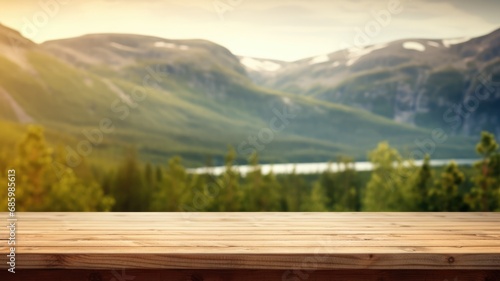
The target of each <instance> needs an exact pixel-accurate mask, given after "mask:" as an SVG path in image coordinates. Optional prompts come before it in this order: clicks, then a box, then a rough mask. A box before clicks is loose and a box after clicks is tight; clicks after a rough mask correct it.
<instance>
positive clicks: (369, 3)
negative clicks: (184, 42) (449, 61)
mask: <svg viewBox="0 0 500 281" xmlns="http://www.w3.org/2000/svg"><path fill="white" fill-rule="evenodd" d="M392 1H397V0H85V1H80V0H19V1H12V0H0V5H1V10H0V23H2V24H5V25H7V26H9V27H12V28H15V29H17V30H19V31H21V32H22V33H23V34H24V35H25V36H26V37H28V38H30V39H32V40H33V41H35V42H43V41H46V40H49V39H56V38H66V37H74V36H79V35H83V34H88V33H110V32H113V33H134V34H145V35H155V36H159V37H164V38H170V39H187V38H189V39H192V38H201V39H207V40H210V41H213V42H216V43H219V44H221V45H223V46H225V47H227V48H229V49H230V50H231V51H232V52H233V53H235V54H237V55H245V56H253V57H262V58H272V59H281V60H288V61H290V60H296V59H301V58H305V57H311V56H316V55H321V54H325V53H330V52H332V51H335V50H338V49H340V48H341V47H345V46H346V45H356V43H355V41H354V40H355V38H356V36H358V37H359V35H358V34H359V29H364V28H365V27H366V26H369V27H371V28H373V29H372V30H374V32H373V33H372V35H370V36H368V37H367V38H368V39H369V41H368V43H370V44H373V43H380V42H387V41H391V40H395V39H402V38H421V37H424V38H454V37H464V36H466V37H468V36H478V35H483V34H486V33H488V32H491V31H493V30H495V29H497V28H500V16H498V12H499V11H500V1H499V0H475V1H470V0H457V1H446V0H406V1H403V0H401V1H400V6H401V9H402V11H400V13H393V14H391V20H390V21H389V22H388V24H387V25H386V26H383V27H380V25H379V27H380V29H379V30H378V32H377V30H376V29H375V28H376V27H374V25H373V23H372V24H371V25H370V22H371V21H373V20H374V19H375V17H374V13H373V12H379V11H384V10H386V11H387V7H388V5H389V3H390V2H392ZM42 3H46V4H45V5H43V4H42ZM44 6H45V8H44ZM47 7H52V8H47ZM51 11H52V12H51ZM27 22H30V23H31V24H32V26H31V28H30V27H28V26H29V25H30V24H29V23H27ZM365 39H366V38H365Z"/></svg>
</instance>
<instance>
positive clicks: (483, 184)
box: [465, 132, 500, 212]
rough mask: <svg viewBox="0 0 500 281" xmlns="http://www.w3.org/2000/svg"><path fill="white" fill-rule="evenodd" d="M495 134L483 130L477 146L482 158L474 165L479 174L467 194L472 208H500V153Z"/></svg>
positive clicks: (480, 209)
mask: <svg viewBox="0 0 500 281" xmlns="http://www.w3.org/2000/svg"><path fill="white" fill-rule="evenodd" d="M498 148H499V145H498V143H497V142H496V140H495V136H494V135H493V134H490V133H488V132H483V133H482V135H481V140H480V142H479V143H478V144H477V146H476V152H477V153H478V154H479V155H481V157H482V160H481V161H480V162H478V163H476V164H475V165H474V167H475V169H476V171H477V175H476V176H475V177H474V187H473V188H472V190H471V192H470V193H469V194H468V195H467V196H466V199H465V200H466V201H467V203H468V205H469V206H470V207H471V208H472V210H477V211H483V212H488V211H495V210H499V209H500V153H499V151H498Z"/></svg>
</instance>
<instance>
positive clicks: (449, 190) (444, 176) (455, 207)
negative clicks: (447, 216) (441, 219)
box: [429, 162, 465, 212]
mask: <svg viewBox="0 0 500 281" xmlns="http://www.w3.org/2000/svg"><path fill="white" fill-rule="evenodd" d="M464 182H465V175H464V174H463V173H462V172H461V171H460V169H459V168H458V165H457V164H456V163H455V162H451V163H450V164H448V165H447V166H446V167H445V169H444V171H443V172H442V173H441V177H440V179H439V180H438V181H436V183H435V185H434V187H433V188H432V189H431V191H430V192H429V195H430V196H429V197H430V198H429V200H430V211H433V212H441V211H444V212H454V211H460V209H461V205H462V197H461V195H460V192H459V189H460V186H461V185H462V184H463V183H464Z"/></svg>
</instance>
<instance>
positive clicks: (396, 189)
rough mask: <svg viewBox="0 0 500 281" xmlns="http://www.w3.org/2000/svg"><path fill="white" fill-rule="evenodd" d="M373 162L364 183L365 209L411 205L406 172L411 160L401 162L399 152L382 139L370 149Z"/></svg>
mask: <svg viewBox="0 0 500 281" xmlns="http://www.w3.org/2000/svg"><path fill="white" fill-rule="evenodd" d="M369 159H370V161H371V162H372V164H373V171H372V174H371V178H370V181H369V182H368V184H367V186H366V191H365V195H364V200H363V205H364V210H365V211H406V210H409V209H410V208H411V203H410V202H411V201H410V200H411V199H410V198H409V194H410V192H409V185H408V183H407V179H408V177H409V176H408V175H411V173H412V170H413V169H414V168H413V165H412V163H406V164H405V163H404V162H403V160H402V157H401V155H400V154H399V152H398V151H397V150H395V149H393V148H391V147H390V146H389V144H388V143H387V142H382V143H380V144H379V145H378V147H377V148H376V149H375V150H373V151H372V152H371V153H369Z"/></svg>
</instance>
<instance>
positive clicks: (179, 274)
mask: <svg viewBox="0 0 500 281" xmlns="http://www.w3.org/2000/svg"><path fill="white" fill-rule="evenodd" d="M0 280H12V281H54V280H71V281H109V280H116V281H132V280H134V281H144V280H147V281H166V280H175V281H177V280H179V281H255V280H259V281H305V280H307V281H346V280H349V281H381V280H384V281H401V280H404V281H422V280H425V281H465V280H466V281H500V271H487V270H450V271H445V270H333V271H325V270H315V271H304V270H300V269H299V270H285V271H283V270H241V271H240V270H238V271H236V270H124V269H113V270H23V271H20V272H18V273H16V274H10V273H7V272H6V271H3V272H0Z"/></svg>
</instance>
